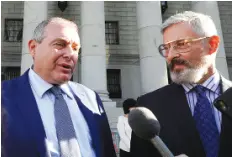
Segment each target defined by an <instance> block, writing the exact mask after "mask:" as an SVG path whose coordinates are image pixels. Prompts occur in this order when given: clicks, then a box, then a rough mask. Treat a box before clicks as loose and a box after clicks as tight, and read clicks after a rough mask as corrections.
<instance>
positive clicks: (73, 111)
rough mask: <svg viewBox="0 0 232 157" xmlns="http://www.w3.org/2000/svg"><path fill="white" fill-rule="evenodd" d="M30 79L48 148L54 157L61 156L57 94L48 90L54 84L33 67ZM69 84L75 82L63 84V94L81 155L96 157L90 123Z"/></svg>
mask: <svg viewBox="0 0 232 157" xmlns="http://www.w3.org/2000/svg"><path fill="white" fill-rule="evenodd" d="M29 81H30V85H31V88H32V91H33V94H34V96H35V99H36V102H37V105H38V109H39V113H40V116H41V119H42V123H43V126H44V130H45V133H46V137H47V139H46V141H47V146H48V150H49V152H50V154H51V156H52V157H60V155H59V152H58V140H57V136H56V128H55V116H54V104H55V96H54V95H53V94H52V93H50V92H48V90H49V89H50V88H51V87H52V86H53V85H51V84H49V83H48V82H46V81H44V80H43V79H42V78H41V77H40V76H39V75H37V74H36V73H35V72H34V71H33V70H32V69H30V70H29ZM69 85H70V86H72V85H73V84H71V83H69V84H68V83H66V84H63V85H61V89H62V95H63V97H64V99H65V101H66V103H67V105H68V108H69V112H70V116H71V119H72V122H73V125H74V130H75V132H76V137H77V141H78V144H79V147H80V151H81V155H82V157H95V156H96V155H95V151H94V150H93V148H92V138H91V136H90V131H89V128H88V125H87V123H86V121H85V118H84V116H83V114H82V113H81V111H80V109H79V107H78V105H77V102H76V100H75V98H74V96H73V94H72V93H71V91H70V89H69Z"/></svg>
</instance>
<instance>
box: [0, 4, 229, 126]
mask: <svg viewBox="0 0 232 157" xmlns="http://www.w3.org/2000/svg"><path fill="white" fill-rule="evenodd" d="M58 4H59V6H58ZM65 6H66V7H65ZM231 7H232V2H215V1H214V2H210V1H207V2H203V1H201V2H191V1H190V2H189V1H180V2H178V1H176V2H172V1H170V2H169V1H168V2H159V1H155V2H133V1H120V2H117V1H112V2H111V1H105V2H80V1H68V2H64V1H60V2H57V1H47V2H46V1H41V2H23V1H15V2H13V1H5V2H4V1H2V2H1V9H2V10H1V17H2V18H1V27H2V29H1V30H2V32H1V34H2V36H1V39H2V41H1V42H2V46H1V53H2V55H1V57H2V60H1V61H2V77H4V78H3V79H10V78H13V77H16V76H19V75H20V74H22V73H23V72H25V71H26V70H27V69H28V68H29V67H30V66H31V65H32V58H31V56H30V55H29V53H28V48H27V42H28V41H29V40H30V38H31V37H32V33H33V30H34V28H35V26H36V25H37V24H38V23H39V22H41V21H42V20H44V19H47V18H49V17H54V16H59V17H64V18H67V19H69V20H72V21H74V22H76V23H77V24H78V26H79V32H80V38H81V45H82V48H81V52H80V57H79V62H78V65H77V67H76V71H75V73H74V75H73V81H76V82H79V83H82V84H84V85H86V86H87V87H89V88H91V89H93V90H95V91H97V92H98V93H99V94H100V96H101V98H102V100H103V101H104V104H105V108H106V110H107V113H108V115H109V121H110V125H111V127H112V128H115V126H116V122H117V117H118V116H119V115H120V114H122V109H121V108H120V106H121V104H122V101H123V100H125V99H127V98H134V99H136V98H137V97H138V96H140V95H141V94H144V93H147V92H150V91H152V90H155V89H157V88H160V87H162V86H164V85H166V84H168V74H167V68H166V63H165V60H164V58H162V57H161V56H160V55H159V53H158V49H157V47H158V45H159V44H161V43H162V35H161V33H160V25H161V23H162V22H163V21H164V20H165V19H167V18H168V17H169V16H171V15H173V14H175V13H177V12H182V11H186V10H192V11H197V12H202V13H205V14H208V15H210V16H211V17H212V18H213V20H214V21H215V23H216V26H217V29H218V32H219V35H220V36H221V37H222V40H221V46H220V49H219V53H218V55H217V68H218V70H219V71H220V73H221V74H222V75H223V76H225V77H226V78H230V79H232V9H231ZM62 9H64V10H62Z"/></svg>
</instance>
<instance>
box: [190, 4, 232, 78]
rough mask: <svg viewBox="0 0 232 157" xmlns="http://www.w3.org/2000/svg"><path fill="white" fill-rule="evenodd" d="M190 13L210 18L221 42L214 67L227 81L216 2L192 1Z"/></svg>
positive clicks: (227, 75) (226, 68) (227, 74)
mask: <svg viewBox="0 0 232 157" xmlns="http://www.w3.org/2000/svg"><path fill="white" fill-rule="evenodd" d="M192 11H195V12H199V13H203V14H206V15H209V16H211V17H212V19H213V21H214V23H215V25H216V28H217V31H218V35H219V36H220V40H221V42H220V46H219V50H218V54H217V58H216V67H217V69H218V71H219V72H220V73H221V74H222V75H223V76H224V77H225V78H227V79H229V73H228V67H227V61H226V54H225V48H224V41H223V34H222V29H221V20H220V14H219V10H218V4H217V1H193V2H192Z"/></svg>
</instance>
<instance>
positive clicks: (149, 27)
mask: <svg viewBox="0 0 232 157" xmlns="http://www.w3.org/2000/svg"><path fill="white" fill-rule="evenodd" d="M161 24H162V15H161V8H160V1H149V2H148V1H141V2H140V1H138V2H137V26H138V37H139V54H140V71H141V90H142V91H141V92H142V93H141V94H145V93H148V92H151V91H153V90H156V89H158V88H160V87H162V86H164V85H167V84H168V76H167V66H166V62H165V59H164V58H163V57H162V56H161V55H160V54H159V52H158V46H159V45H160V44H161V43H162V42H163V40H162V39H163V37H162V34H161Z"/></svg>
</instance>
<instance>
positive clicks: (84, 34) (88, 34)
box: [80, 1, 111, 102]
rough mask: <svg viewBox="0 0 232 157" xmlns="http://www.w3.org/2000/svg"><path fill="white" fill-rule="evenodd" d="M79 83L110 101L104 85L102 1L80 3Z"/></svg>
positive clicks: (104, 51)
mask: <svg viewBox="0 0 232 157" xmlns="http://www.w3.org/2000/svg"><path fill="white" fill-rule="evenodd" d="M80 29H81V47H82V50H81V51H82V52H81V53H82V58H81V72H82V74H81V83H82V84H84V85H86V86H87V87H89V88H90V89H93V90H95V91H96V92H97V93H98V94H99V95H100V97H101V99H102V101H104V102H107V101H111V100H110V99H109V97H108V92H107V84H106V50H105V14H104V1H96V2H88V1H81V27H80Z"/></svg>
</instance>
